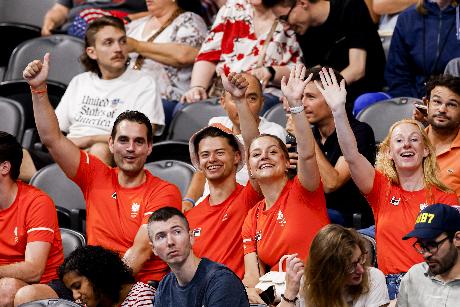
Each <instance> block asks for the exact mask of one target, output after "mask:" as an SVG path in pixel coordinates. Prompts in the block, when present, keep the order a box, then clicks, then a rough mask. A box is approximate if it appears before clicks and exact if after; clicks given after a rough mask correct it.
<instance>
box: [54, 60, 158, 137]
mask: <svg viewBox="0 0 460 307" xmlns="http://www.w3.org/2000/svg"><path fill="white" fill-rule="evenodd" d="M126 110H134V111H139V112H142V113H144V114H145V115H146V116H147V117H148V119H149V120H150V122H151V123H152V124H156V125H157V127H158V128H157V129H156V131H155V134H157V135H159V134H161V133H162V131H163V128H164V121H165V115H164V111H163V105H162V103H161V99H160V93H159V91H158V87H157V85H156V82H155V80H154V79H153V78H152V77H150V76H148V75H146V74H145V73H142V72H139V71H134V70H131V69H127V70H126V71H125V72H124V73H123V74H122V75H121V76H120V77H118V78H115V79H112V80H104V79H101V78H99V77H98V75H97V74H95V73H92V72H85V73H82V74H79V75H77V76H75V77H74V78H73V79H72V81H70V84H69V86H68V87H67V90H66V91H65V93H64V96H62V99H61V101H60V102H59V105H58V106H57V108H56V116H57V118H58V121H59V128H60V129H61V131H65V132H67V133H68V135H67V136H68V137H82V136H90V135H99V134H110V132H111V131H112V126H113V123H114V121H115V119H116V118H117V116H118V115H119V114H120V113H122V112H124V111H126Z"/></svg>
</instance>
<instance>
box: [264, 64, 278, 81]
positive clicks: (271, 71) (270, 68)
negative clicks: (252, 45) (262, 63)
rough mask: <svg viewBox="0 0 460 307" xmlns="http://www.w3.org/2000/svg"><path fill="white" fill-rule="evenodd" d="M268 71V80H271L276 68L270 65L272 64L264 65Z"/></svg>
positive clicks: (273, 77)
mask: <svg viewBox="0 0 460 307" xmlns="http://www.w3.org/2000/svg"><path fill="white" fill-rule="evenodd" d="M265 68H266V69H267V70H268V72H269V73H270V75H271V76H270V79H268V82H272V81H273V79H275V75H276V70H275V69H274V68H273V67H272V66H267V67H265Z"/></svg>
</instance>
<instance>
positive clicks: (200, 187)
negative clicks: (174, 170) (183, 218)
mask: <svg viewBox="0 0 460 307" xmlns="http://www.w3.org/2000/svg"><path fill="white" fill-rule="evenodd" d="M205 183H206V177H205V176H204V174H203V172H202V171H197V172H195V174H193V177H192V181H191V182H190V185H189V187H188V189H187V193H185V196H184V198H183V199H182V211H183V212H187V211H188V210H190V209H192V208H193V206H194V204H193V203H191V202H190V201H188V200H187V198H188V199H192V200H193V201H195V202H196V201H197V200H198V199H199V198H200V197H201V196H202V195H203V192H204V185H205Z"/></svg>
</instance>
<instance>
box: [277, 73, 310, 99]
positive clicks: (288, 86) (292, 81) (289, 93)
mask: <svg viewBox="0 0 460 307" xmlns="http://www.w3.org/2000/svg"><path fill="white" fill-rule="evenodd" d="M305 74H306V68H305V66H304V65H302V64H297V65H296V66H295V67H294V68H292V69H291V73H290V75H289V80H288V81H287V82H286V78H285V77H283V79H282V80H281V91H282V92H283V95H284V97H286V99H287V101H288V104H289V106H290V107H294V106H299V104H301V101H302V95H303V91H304V89H305V86H306V85H307V83H308V82H310V80H311V77H312V75H311V74H310V76H308V78H307V79H305V80H304V78H305Z"/></svg>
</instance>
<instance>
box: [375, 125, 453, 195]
mask: <svg viewBox="0 0 460 307" xmlns="http://www.w3.org/2000/svg"><path fill="white" fill-rule="evenodd" d="M401 124H411V125H414V126H416V127H417V128H418V130H419V131H420V134H421V135H422V139H423V144H424V145H425V147H426V148H427V149H428V155H427V156H426V157H424V158H423V160H422V168H423V180H424V183H425V188H432V187H435V188H437V189H439V190H441V191H444V192H452V191H451V190H450V189H449V188H448V187H447V186H446V185H445V184H444V183H442V182H441V181H440V180H439V178H438V176H437V172H438V164H437V163H436V154H435V151H434V148H433V145H432V144H431V142H430V140H429V139H428V135H427V134H426V132H425V129H424V128H423V126H422V124H421V123H419V122H418V121H416V120H413V119H403V120H400V121H398V122H396V123H394V124H393V125H392V126H391V127H390V130H389V132H388V134H387V136H386V137H385V139H384V140H383V142H382V143H380V145H379V150H378V153H377V158H376V162H375V168H376V169H377V170H378V171H380V172H382V173H383V174H384V175H385V176H386V177H387V178H388V179H389V180H390V183H391V184H392V185H399V184H400V182H399V176H398V171H397V170H396V166H395V164H394V161H393V160H391V159H390V157H389V152H390V140H391V135H392V134H393V130H394V129H395V128H396V127H398V126H399V125H401Z"/></svg>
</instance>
